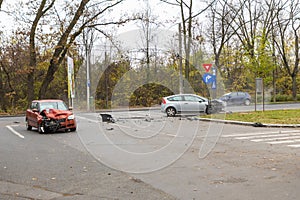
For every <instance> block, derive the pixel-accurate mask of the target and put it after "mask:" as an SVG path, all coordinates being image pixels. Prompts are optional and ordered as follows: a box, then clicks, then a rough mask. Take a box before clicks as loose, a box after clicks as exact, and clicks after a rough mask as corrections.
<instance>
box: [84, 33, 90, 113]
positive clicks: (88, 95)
mask: <svg viewBox="0 0 300 200" xmlns="http://www.w3.org/2000/svg"><path fill="white" fill-rule="evenodd" d="M88 33H89V29H88V30H87V34H86V44H85V45H86V46H85V51H86V58H85V60H86V109H87V111H90V85H91V81H90V48H89V43H88V41H89V40H88Z"/></svg>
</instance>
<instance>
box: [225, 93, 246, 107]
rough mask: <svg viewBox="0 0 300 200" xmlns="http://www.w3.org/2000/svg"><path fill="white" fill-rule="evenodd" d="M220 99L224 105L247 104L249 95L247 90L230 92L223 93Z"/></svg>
mask: <svg viewBox="0 0 300 200" xmlns="http://www.w3.org/2000/svg"><path fill="white" fill-rule="evenodd" d="M220 100H222V101H224V102H225V103H226V105H247V106H249V105H250V103H251V96H250V95H249V94H248V93H247V92H230V93H227V94H224V95H223V96H222V97H221V98H220Z"/></svg>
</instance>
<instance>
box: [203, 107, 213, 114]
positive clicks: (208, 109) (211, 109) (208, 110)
mask: <svg viewBox="0 0 300 200" xmlns="http://www.w3.org/2000/svg"><path fill="white" fill-rule="evenodd" d="M205 112H206V114H207V115H210V114H212V113H213V108H212V107H211V106H206V111H205Z"/></svg>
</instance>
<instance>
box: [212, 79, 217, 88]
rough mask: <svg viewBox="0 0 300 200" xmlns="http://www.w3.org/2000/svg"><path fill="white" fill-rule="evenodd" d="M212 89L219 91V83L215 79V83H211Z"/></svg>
mask: <svg viewBox="0 0 300 200" xmlns="http://www.w3.org/2000/svg"><path fill="white" fill-rule="evenodd" d="M211 89H213V90H215V89H217V81H216V79H214V80H213V82H212V83H211Z"/></svg>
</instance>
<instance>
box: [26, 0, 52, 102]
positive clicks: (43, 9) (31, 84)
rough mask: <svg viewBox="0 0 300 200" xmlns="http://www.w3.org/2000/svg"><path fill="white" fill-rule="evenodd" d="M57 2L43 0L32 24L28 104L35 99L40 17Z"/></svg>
mask: <svg viewBox="0 0 300 200" xmlns="http://www.w3.org/2000/svg"><path fill="white" fill-rule="evenodd" d="M54 3H55V0H52V1H51V2H50V3H49V4H48V5H47V0H42V1H41V3H40V5H39V7H38V10H37V12H36V16H35V18H34V20H33V22H32V24H31V29H30V33H29V37H30V38H29V52H30V58H29V70H28V76H27V79H28V80H27V95H28V96H27V101H28V105H29V104H30V102H31V101H32V100H33V99H34V72H35V69H36V65H37V56H36V45H35V36H36V29H37V26H38V23H39V21H40V19H41V18H42V17H43V16H44V15H45V14H46V12H47V11H49V10H50V9H51V8H52V7H53V5H54Z"/></svg>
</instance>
